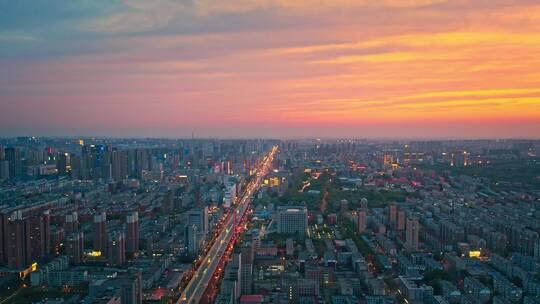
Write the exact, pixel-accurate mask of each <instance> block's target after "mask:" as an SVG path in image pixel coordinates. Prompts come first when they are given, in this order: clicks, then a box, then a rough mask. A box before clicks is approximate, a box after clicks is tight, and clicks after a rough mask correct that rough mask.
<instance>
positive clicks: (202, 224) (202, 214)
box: [187, 207, 209, 235]
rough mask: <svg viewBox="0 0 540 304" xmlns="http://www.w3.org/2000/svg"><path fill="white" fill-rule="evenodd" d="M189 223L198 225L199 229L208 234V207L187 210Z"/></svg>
mask: <svg viewBox="0 0 540 304" xmlns="http://www.w3.org/2000/svg"><path fill="white" fill-rule="evenodd" d="M187 224H188V225H195V226H197V231H198V232H201V233H203V234H204V235H206V234H208V230H209V229H208V228H209V227H208V207H204V208H201V209H196V210H190V211H188V212H187Z"/></svg>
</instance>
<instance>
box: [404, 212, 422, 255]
mask: <svg viewBox="0 0 540 304" xmlns="http://www.w3.org/2000/svg"><path fill="white" fill-rule="evenodd" d="M419 231H420V223H418V219H417V218H407V230H406V233H405V234H406V235H405V249H407V250H409V251H417V250H418V233H419Z"/></svg>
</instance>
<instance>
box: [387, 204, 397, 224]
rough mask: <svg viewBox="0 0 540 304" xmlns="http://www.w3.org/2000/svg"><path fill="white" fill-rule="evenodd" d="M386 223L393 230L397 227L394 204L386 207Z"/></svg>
mask: <svg viewBox="0 0 540 304" xmlns="http://www.w3.org/2000/svg"><path fill="white" fill-rule="evenodd" d="M388 222H389V224H390V227H394V228H395V227H396V226H397V206H396V205H395V204H391V205H389V206H388Z"/></svg>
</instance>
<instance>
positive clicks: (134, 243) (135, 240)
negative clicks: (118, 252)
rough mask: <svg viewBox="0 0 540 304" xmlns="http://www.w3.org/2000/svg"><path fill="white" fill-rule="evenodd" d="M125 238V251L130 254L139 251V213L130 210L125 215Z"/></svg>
mask: <svg viewBox="0 0 540 304" xmlns="http://www.w3.org/2000/svg"><path fill="white" fill-rule="evenodd" d="M126 223H127V239H126V252H127V253H128V254H130V255H132V254H135V253H137V252H138V251H139V213H138V212H137V211H135V212H132V213H131V214H129V215H128V216H127V217H126Z"/></svg>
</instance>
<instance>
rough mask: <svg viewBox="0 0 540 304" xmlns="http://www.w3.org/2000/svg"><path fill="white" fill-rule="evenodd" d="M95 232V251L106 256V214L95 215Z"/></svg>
mask: <svg viewBox="0 0 540 304" xmlns="http://www.w3.org/2000/svg"><path fill="white" fill-rule="evenodd" d="M93 230H94V231H93V234H94V235H93V244H94V250H96V251H100V252H101V254H102V255H105V254H106V253H107V214H106V213H105V212H101V213H97V214H94V229H93Z"/></svg>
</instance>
